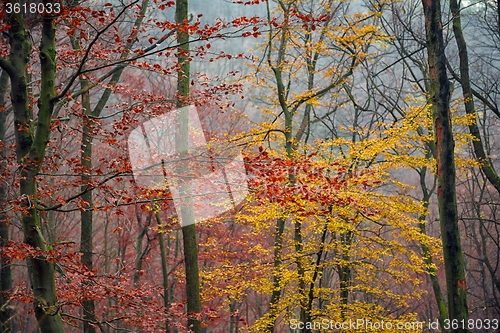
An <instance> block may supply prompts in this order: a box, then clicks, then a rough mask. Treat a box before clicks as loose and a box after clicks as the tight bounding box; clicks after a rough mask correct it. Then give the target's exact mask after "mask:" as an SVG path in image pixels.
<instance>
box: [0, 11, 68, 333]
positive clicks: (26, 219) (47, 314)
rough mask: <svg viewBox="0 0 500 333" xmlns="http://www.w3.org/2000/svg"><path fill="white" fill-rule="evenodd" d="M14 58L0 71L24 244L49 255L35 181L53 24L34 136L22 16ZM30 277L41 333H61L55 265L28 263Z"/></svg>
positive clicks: (49, 23)
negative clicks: (10, 119)
mask: <svg viewBox="0 0 500 333" xmlns="http://www.w3.org/2000/svg"><path fill="white" fill-rule="evenodd" d="M8 21H9V23H10V25H11V27H10V29H9V35H10V40H9V42H10V58H9V60H5V59H3V58H2V59H0V66H1V67H2V68H3V69H4V70H5V71H6V72H7V73H8V74H9V77H10V81H11V101H12V107H13V111H14V126H15V128H14V130H15V138H16V155H17V162H18V163H19V166H20V168H19V170H20V173H21V180H20V195H21V198H22V199H23V201H22V203H21V207H22V208H23V209H24V214H23V216H22V225H23V232H24V241H25V242H26V243H27V244H29V245H31V246H32V247H34V248H39V249H40V250H42V251H44V250H47V243H46V241H45V239H44V237H43V235H42V232H41V225H40V222H41V221H40V214H39V211H38V210H37V209H36V207H35V202H34V200H36V198H37V181H36V178H35V177H36V176H37V174H38V172H39V170H40V167H41V165H42V163H43V160H44V158H45V150H46V147H47V144H48V142H49V137H50V121H51V116H52V111H53V108H54V104H53V103H54V102H53V98H54V97H55V87H54V84H55V73H56V63H55V58H56V51H55V28H54V18H53V17H49V16H45V17H43V18H42V36H41V41H40V65H41V86H40V97H39V99H38V121H37V124H36V131H35V130H34V129H33V128H32V125H33V124H32V120H33V110H31V109H30V105H29V100H28V91H29V89H30V88H29V83H28V81H27V77H28V73H27V70H26V68H27V65H28V63H29V60H30V54H31V38H30V36H29V35H28V33H27V32H26V31H25V29H24V22H23V16H22V15H21V14H11V15H10V16H9V17H8ZM28 271H29V277H30V283H31V287H32V290H33V297H34V301H33V304H34V307H35V316H36V318H37V320H38V325H39V327H40V331H41V332H42V333H61V332H64V326H63V322H62V319H61V315H60V312H59V310H60V309H59V304H58V302H57V296H56V284H55V274H54V263H52V262H48V261H47V260H45V258H44V257H43V256H40V257H34V258H30V259H28Z"/></svg>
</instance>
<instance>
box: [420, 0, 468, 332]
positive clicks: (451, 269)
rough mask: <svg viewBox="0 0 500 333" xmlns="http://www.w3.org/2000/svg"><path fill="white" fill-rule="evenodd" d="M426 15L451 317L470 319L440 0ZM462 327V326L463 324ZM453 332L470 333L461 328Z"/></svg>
mask: <svg viewBox="0 0 500 333" xmlns="http://www.w3.org/2000/svg"><path fill="white" fill-rule="evenodd" d="M422 5H423V8H424V18H425V30H426V47H427V55H428V59H427V61H428V65H429V86H430V91H429V95H430V103H431V104H432V118H433V122H434V129H435V136H436V147H437V178H438V188H437V196H438V207H439V220H440V226H441V238H442V242H443V256H444V266H445V273H446V289H447V294H448V295H447V296H448V314H449V318H450V319H451V320H457V321H458V322H459V323H460V322H462V320H463V321H464V322H467V320H468V318H469V315H468V308H467V290H466V282H465V267H464V266H465V265H464V258H463V253H462V246H461V242H460V230H459V226H458V210H457V199H456V183H455V157H454V146H455V144H454V140H453V133H452V127H451V116H450V82H449V80H448V77H447V72H446V56H445V50H444V40H443V31H442V30H443V26H442V22H441V10H440V6H441V4H440V1H439V0H422ZM459 326H461V325H459ZM452 332H456V333H459V332H460V333H463V332H468V330H467V329H465V328H457V329H454V330H452Z"/></svg>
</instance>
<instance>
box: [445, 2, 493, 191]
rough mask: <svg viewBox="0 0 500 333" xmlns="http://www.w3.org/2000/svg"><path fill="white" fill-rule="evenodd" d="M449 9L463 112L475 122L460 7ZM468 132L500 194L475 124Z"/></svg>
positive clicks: (489, 160) (483, 167)
mask: <svg viewBox="0 0 500 333" xmlns="http://www.w3.org/2000/svg"><path fill="white" fill-rule="evenodd" d="M450 9H451V13H452V15H453V34H454V35H455V41H456V42H457V47H458V57H459V58H460V85H461V86H462V93H463V97H464V105H465V112H466V113H467V114H468V115H472V116H474V120H477V116H476V110H475V108H474V98H473V94H472V87H471V83H470V78H469V56H468V53H467V43H466V42H465V38H464V35H463V32H462V23H461V19H460V6H459V5H458V3H457V0H450ZM469 132H470V134H472V135H473V136H474V137H475V138H476V140H472V146H473V147H474V155H475V156H476V158H477V159H478V161H479V162H480V163H481V170H482V171H483V173H484V175H485V176H486V178H487V179H488V181H489V182H490V183H491V184H492V185H493V186H494V187H495V189H496V190H497V192H498V193H499V194H500V177H499V176H498V174H497V172H496V170H495V168H494V166H493V163H491V159H490V158H489V157H488V156H487V154H486V152H485V150H484V147H483V140H482V138H481V132H480V131H479V126H478V125H477V122H474V123H473V124H471V125H469Z"/></svg>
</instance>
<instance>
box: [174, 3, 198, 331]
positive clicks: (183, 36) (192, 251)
mask: <svg viewBox="0 0 500 333" xmlns="http://www.w3.org/2000/svg"><path fill="white" fill-rule="evenodd" d="M175 21H176V22H177V23H179V24H182V23H184V22H187V21H188V0H177V1H176V8H175ZM177 43H178V44H179V48H178V52H179V56H178V57H177V61H178V63H179V66H180V68H181V69H180V71H179V72H178V77H177V94H178V98H177V108H182V107H185V106H186V105H187V99H188V98H189V80H190V64H189V59H188V56H189V34H188V33H187V32H185V31H182V29H178V30H177ZM182 115H183V116H185V117H188V112H183V113H182ZM181 117H182V116H181ZM188 123H189V119H179V128H178V129H177V131H178V132H177V135H176V140H175V145H176V150H177V151H179V152H181V155H182V152H186V151H187V150H188V140H189V137H188ZM181 158H182V156H181ZM179 192H180V193H186V194H187V196H186V198H185V199H186V200H187V202H186V203H185V204H184V205H182V207H181V212H180V215H181V220H182V223H183V224H184V225H185V226H184V227H182V241H183V246H184V264H185V270H186V294H187V312H188V328H189V329H190V330H191V331H192V332H194V333H201V321H200V320H199V318H198V316H199V314H200V312H201V300H200V282H199V270H198V245H197V242H196V227H195V225H194V211H193V205H192V200H193V199H192V198H191V197H189V194H190V193H191V188H190V184H189V183H188V182H187V181H183V180H181V182H180V188H179Z"/></svg>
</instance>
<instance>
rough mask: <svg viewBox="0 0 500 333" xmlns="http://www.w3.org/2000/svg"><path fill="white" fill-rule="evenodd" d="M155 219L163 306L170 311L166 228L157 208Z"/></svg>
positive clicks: (167, 327) (167, 324) (166, 325)
mask: <svg viewBox="0 0 500 333" xmlns="http://www.w3.org/2000/svg"><path fill="white" fill-rule="evenodd" d="M155 217H156V223H157V224H158V239H159V245H160V257H161V273H162V277H163V306H164V307H165V310H168V308H169V307H170V304H169V299H170V296H169V289H168V271H167V265H168V263H167V253H166V251H165V237H164V235H163V234H164V233H165V227H164V226H163V224H162V223H161V217H160V212H159V211H158V210H157V208H156V207H155ZM165 332H166V333H169V332H170V323H169V322H168V320H167V321H166V322H165Z"/></svg>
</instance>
